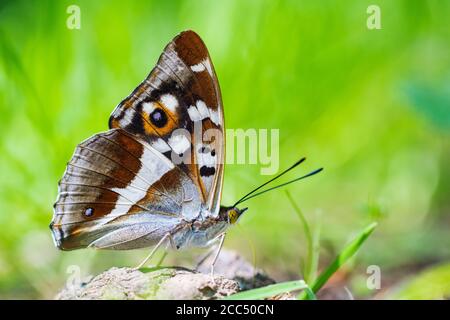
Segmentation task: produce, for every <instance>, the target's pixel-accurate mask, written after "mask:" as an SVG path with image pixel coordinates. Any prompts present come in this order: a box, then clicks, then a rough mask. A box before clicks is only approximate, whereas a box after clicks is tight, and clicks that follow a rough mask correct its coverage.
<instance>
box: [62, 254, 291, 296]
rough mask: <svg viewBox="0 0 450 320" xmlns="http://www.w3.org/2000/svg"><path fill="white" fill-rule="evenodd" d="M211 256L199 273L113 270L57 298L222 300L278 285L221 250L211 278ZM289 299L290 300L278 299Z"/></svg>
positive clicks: (73, 286) (67, 289) (172, 269)
mask: <svg viewBox="0 0 450 320" xmlns="http://www.w3.org/2000/svg"><path fill="white" fill-rule="evenodd" d="M211 259H212V256H209V257H207V258H206V259H203V261H201V262H199V264H198V266H197V271H193V270H189V269H185V268H180V267H164V268H143V269H140V270H135V269H132V268H111V269H109V270H107V271H105V272H103V273H101V274H99V275H97V276H96V277H90V279H88V280H87V281H85V282H83V283H79V284H68V285H67V286H66V287H65V288H64V289H63V290H61V292H59V293H58V295H57V296H56V297H55V298H56V299H60V300H73V299H88V300H99V299H101V300H104V299H108V300H138V299H144V300H153V299H170V300H172V299H177V300H180V299H186V300H203V299H220V298H223V297H226V296H228V295H231V294H234V293H236V292H238V291H243V290H249V289H253V288H259V287H263V286H266V285H269V284H273V283H275V281H274V280H273V279H271V278H270V277H269V276H267V275H266V274H265V273H264V272H263V271H262V270H260V269H255V268H254V267H253V266H252V264H250V263H249V262H247V261H246V260H245V259H244V258H242V257H241V256H239V255H238V254H237V253H236V252H233V251H228V250H222V252H221V253H220V255H219V258H218V260H217V262H216V265H215V268H214V277H211V274H210V271H211V269H210V268H211ZM275 298H277V299H280V298H281V299H289V298H291V296H287V295H286V296H283V297H275Z"/></svg>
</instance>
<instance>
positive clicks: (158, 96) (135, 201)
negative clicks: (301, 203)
mask: <svg viewBox="0 0 450 320" xmlns="http://www.w3.org/2000/svg"><path fill="white" fill-rule="evenodd" d="M180 131H181V132H180ZM223 132H224V116H223V107H222V100H221V95H220V88H219V84H218V81H217V77H216V74H215V71H214V67H213V65H212V62H211V59H210V56H209V54H208V50H207V49H206V46H205V44H204V43H203V41H202V40H201V39H200V37H199V36H198V35H197V34H196V33H195V32H193V31H185V32H182V33H181V34H179V35H178V36H176V37H175V38H174V39H173V40H172V41H171V42H170V43H169V44H168V45H167V46H166V48H165V49H164V51H163V53H162V55H161V56H160V58H159V60H158V63H157V64H156V67H155V68H154V69H153V70H152V71H151V73H150V74H149V76H148V77H147V78H146V79H145V80H144V81H143V82H142V83H141V84H140V85H139V86H138V87H137V88H136V89H135V90H134V91H133V92H132V93H131V94H130V95H129V96H128V97H127V98H126V99H125V100H123V101H122V102H121V103H120V104H119V105H118V106H117V107H116V109H115V110H114V111H113V113H112V114H111V117H110V119H109V131H106V132H103V133H99V134H96V135H94V136H93V137H91V138H89V139H87V140H86V141H84V142H82V143H80V144H79V145H78V147H77V148H76V149H75V153H74V155H73V157H72V159H71V160H70V162H69V163H68V165H67V168H66V171H65V173H64V176H63V177H62V179H61V181H60V182H59V190H58V191H59V192H58V198H57V200H56V203H55V205H54V216H53V220H52V222H51V224H50V228H51V231H52V233H53V239H54V242H55V244H56V246H57V247H58V248H60V249H62V250H73V249H79V248H85V247H94V248H98V249H135V248H143V247H148V246H154V245H156V247H155V249H154V250H156V249H157V248H158V247H159V246H160V245H161V244H163V243H165V242H166V243H167V244H171V245H172V247H173V248H177V249H179V248H185V247H192V246H196V247H204V246H208V245H209V244H211V242H213V241H214V240H216V239H219V238H221V239H222V241H221V243H223V239H224V235H225V231H226V230H227V227H228V226H229V225H231V224H234V223H235V222H236V221H237V220H238V218H239V217H240V216H241V214H242V213H243V212H244V211H245V209H243V210H240V209H238V208H237V207H236V206H237V205H238V204H239V203H241V202H243V201H245V200H247V199H249V198H252V197H254V196H256V195H258V194H261V193H263V192H266V191H269V190H271V189H274V188H276V187H273V188H271V189H269V190H265V191H260V192H258V193H255V192H256V191H257V190H259V189H260V188H262V187H263V186H264V185H266V184H267V183H269V182H271V181H273V180H275V179H276V178H278V177H279V176H281V175H283V174H284V173H286V172H287V171H289V170H290V169H292V168H293V167H295V166H297V165H298V164H299V163H301V162H302V161H303V160H304V159H302V160H300V161H298V162H297V163H296V164H294V165H293V166H292V167H291V168H289V169H288V170H285V171H284V172H282V173H281V174H279V175H278V176H276V177H275V178H273V179H271V180H270V181H268V182H267V183H265V184H263V185H262V186H260V187H258V188H256V189H255V190H253V191H252V192H250V193H249V194H247V195H246V196H244V197H243V198H241V200H239V201H238V202H237V203H236V204H235V205H233V206H230V207H225V206H220V200H221V194H222V182H223V166H224V154H225V148H224V134H223ZM318 171H320V169H319V170H316V171H315V172H312V173H310V174H308V175H307V176H309V175H311V174H314V173H316V172H318ZM304 177H306V176H304ZM304 177H300V178H297V179H295V180H292V181H290V182H287V183H291V182H293V181H296V180H298V179H301V178H304ZM287 183H285V184H287ZM285 184H283V185H285ZM281 186H282V185H281ZM277 187H279V186H277ZM152 252H154V251H152Z"/></svg>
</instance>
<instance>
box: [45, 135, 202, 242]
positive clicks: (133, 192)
mask: <svg viewBox="0 0 450 320" xmlns="http://www.w3.org/2000/svg"><path fill="white" fill-rule="evenodd" d="M199 199H200V196H199V194H198V192H197V188H196V187H195V185H194V184H193V183H192V181H191V179H190V178H189V177H188V176H187V175H186V174H185V173H184V172H183V171H182V170H180V168H178V167H176V166H174V165H173V164H172V163H171V162H170V161H169V160H168V159H167V158H165V157H164V156H163V155H162V154H161V153H160V152H158V151H156V150H155V149H154V148H152V147H151V146H150V145H148V144H147V143H146V142H144V141H142V140H140V139H137V138H135V137H133V136H132V135H130V134H129V133H127V132H126V131H124V130H122V129H113V130H110V131H108V132H105V133H100V134H97V135H95V136H93V137H91V138H90V139H88V140H86V141H84V142H83V143H81V144H80V145H79V146H78V147H77V148H76V150H75V153H74V155H73V157H72V159H71V160H70V162H69V163H68V165H67V168H66V172H65V174H64V176H63V178H62V179H61V181H60V183H59V195H58V199H57V201H56V203H55V206H54V217H53V221H52V223H51V228H52V231H53V235H54V239H55V242H56V243H57V245H58V246H59V247H60V248H62V249H75V248H79V247H85V246H89V245H92V244H93V243H97V246H99V245H100V243H101V246H102V247H109V246H111V245H113V244H116V243H115V242H114V243H113V244H112V243H111V240H108V241H106V239H107V238H103V241H102V242H98V241H97V242H94V241H96V240H98V239H100V238H102V237H105V236H107V235H108V234H111V232H112V231H114V232H115V231H116V230H119V229H120V230H124V228H125V229H126V230H127V232H128V235H129V237H128V238H127V239H128V240H127V241H131V240H132V239H133V234H134V235H136V234H140V233H139V232H144V234H142V235H141V236H142V237H144V236H146V235H147V234H146V233H145V232H150V231H149V230H150V229H149V228H148V226H149V223H151V224H152V226H151V227H152V229H151V230H153V231H152V232H158V233H159V232H161V231H162V230H163V229H164V228H163V227H164V222H166V223H167V224H170V225H172V226H173V224H174V223H173V222H174V221H179V220H180V219H181V218H182V217H186V216H189V214H191V213H192V212H199V210H200V206H201V203H200V200H199ZM143 213H145V216H144V215H143ZM169 222H171V223H169ZM126 227H128V228H126ZM130 230H134V233H133V232H130ZM117 232H119V231H117ZM166 232H167V231H166ZM112 240H114V241H117V240H118V239H117V237H115V238H114V239H112Z"/></svg>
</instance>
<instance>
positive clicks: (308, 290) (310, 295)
mask: <svg viewBox="0 0 450 320" xmlns="http://www.w3.org/2000/svg"><path fill="white" fill-rule="evenodd" d="M302 293H304V294H305V298H306V299H305V300H317V297H316V295H315V294H314V292H313V291H312V290H311V288H310V287H307V288H305V291H303V292H302Z"/></svg>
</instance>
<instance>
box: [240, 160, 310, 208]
mask: <svg viewBox="0 0 450 320" xmlns="http://www.w3.org/2000/svg"><path fill="white" fill-rule="evenodd" d="M305 160H306V158H305V157H303V158H301V159H300V160H298V161H297V162H296V163H294V164H293V165H292V166H290V167H289V168H287V169H286V170H284V171H283V172H281V173H279V174H278V175H276V176H275V177H273V178H272V179H270V180H269V181H267V182H265V183H263V184H262V185H260V186H259V187H258V188H255V189H253V190H252V191H250V192H249V193H247V194H246V195H245V196H243V197H242V198H241V199H239V200H238V201H237V202H236V203H235V204H234V206H233V207H236V206H237V205H238V204H239V203H241V202H244V201H245V200H246V198H247V197H248V196H250V195H251V194H253V193H254V192H256V191H258V190H259V189H261V188H262V187H264V186H266V185H267V184H269V183H271V182H272V181H274V180H276V179H278V178H279V177H281V176H282V175H284V174H285V173H288V172H289V171H291V170H292V169H294V168H295V167H297V166H298V165H299V164H300V163H302V162H303V161H305Z"/></svg>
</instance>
